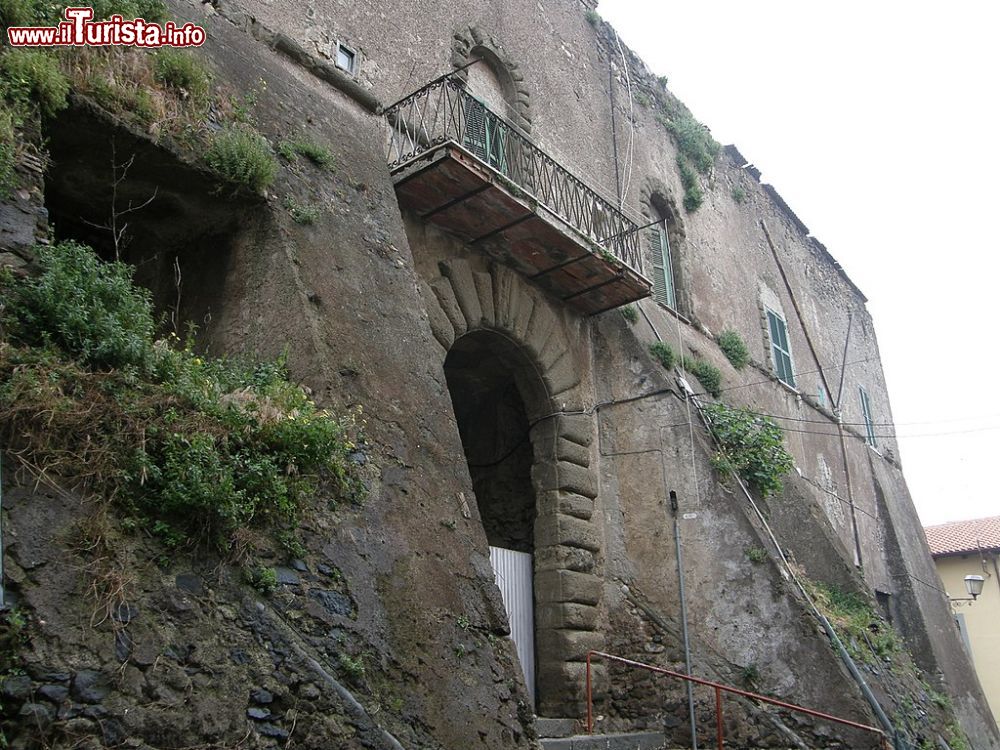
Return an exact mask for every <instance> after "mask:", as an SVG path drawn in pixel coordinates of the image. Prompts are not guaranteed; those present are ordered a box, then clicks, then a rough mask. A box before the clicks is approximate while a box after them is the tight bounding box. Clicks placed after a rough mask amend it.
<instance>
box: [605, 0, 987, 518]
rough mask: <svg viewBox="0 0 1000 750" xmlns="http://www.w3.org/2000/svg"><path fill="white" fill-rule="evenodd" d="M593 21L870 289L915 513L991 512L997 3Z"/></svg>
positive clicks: (775, 6) (704, 4)
mask: <svg viewBox="0 0 1000 750" xmlns="http://www.w3.org/2000/svg"><path fill="white" fill-rule="evenodd" d="M598 11H599V12H600V14H601V16H602V17H603V18H605V19H607V20H608V21H610V22H611V23H612V24H613V25H614V26H615V28H616V29H617V30H618V33H619V34H620V36H621V38H622V41H623V42H624V43H625V44H628V45H629V46H631V47H632V48H633V49H634V50H636V52H638V53H639V54H640V55H641V56H642V58H643V59H644V60H645V61H646V63H647V65H649V66H650V68H651V69H652V70H653V71H654V72H655V73H657V74H660V75H666V76H667V77H668V78H669V87H670V89H671V90H672V91H673V92H674V93H675V94H677V96H679V97H680V98H681V100H683V101H684V102H685V103H686V104H687V105H688V106H689V107H690V108H691V110H692V111H693V112H694V114H695V116H696V117H698V118H699V119H700V120H701V121H702V122H704V123H705V124H706V125H708V126H709V127H710V128H711V129H712V132H713V134H714V135H715V137H716V139H717V140H719V141H721V142H722V143H735V144H736V145H737V146H738V147H739V148H740V150H741V151H742V153H743V154H744V155H745V156H746V157H747V158H748V159H750V160H751V161H752V162H754V163H755V164H756V165H757V166H758V167H759V168H760V169H761V171H762V172H763V179H764V181H766V182H770V183H772V184H773V185H774V186H775V187H776V188H777V189H778V191H779V192H780V193H781V194H782V196H783V197H784V198H785V199H786V200H787V201H788V203H789V205H791V206H792V208H793V209H794V211H795V212H796V214H798V215H799V217H801V218H802V220H803V221H804V222H805V223H806V225H807V226H808V227H809V228H810V230H811V231H812V233H813V234H815V235H816V236H817V237H818V238H819V239H820V241H822V242H823V243H824V244H826V245H827V247H828V248H829V249H830V251H831V252H832V253H833V255H834V256H835V257H836V258H837V259H838V260H839V261H840V262H841V263H842V265H843V266H844V268H845V269H846V270H847V272H848V274H849V275H850V276H851V278H852V279H853V280H854V281H855V283H857V285H858V286H859V287H860V288H861V290H862V291H863V292H864V293H865V294H866V295H867V296H868V298H869V300H870V301H869V303H868V304H869V310H870V311H871V313H872V315H873V317H874V319H875V326H876V331H877V333H878V336H879V346H880V349H881V353H882V363H883V367H884V369H885V373H886V379H887V380H888V384H889V392H890V396H891V399H892V408H893V414H894V417H895V420H896V422H897V426H898V428H897V432H898V433H899V435H900V452H901V454H902V461H903V468H904V471H905V473H906V476H907V479H908V481H909V484H910V490H911V492H912V494H913V498H914V502H915V503H916V506H917V510H918V512H919V513H920V517H921V520H922V521H923V522H924V523H925V524H933V523H941V522H944V521H950V520H958V519H962V518H977V517H981V516H989V515H998V514H1000V499H998V492H997V489H996V487H995V486H994V482H993V481H992V480H993V470H994V467H995V465H1000V399H998V398H997V396H996V394H997V393H998V392H1000V389H998V388H996V387H994V383H993V381H994V378H995V377H997V376H998V375H1000V341H998V335H1000V331H998V326H997V323H998V321H1000V316H998V315H997V312H996V307H995V306H996V305H998V304H1000V299H998V298H1000V285H998V278H997V276H998V271H1000V260H998V258H997V251H998V244H1000V243H998V242H997V229H996V226H995V225H996V218H995V217H996V216H997V215H998V214H1000V207H998V205H997V204H998V202H1000V190H998V189H997V187H996V180H997V179H998V175H1000V144H997V143H996V142H995V140H996V138H997V136H998V135H1000V103H998V100H1000V96H998V93H997V92H998V91H1000V82H998V80H997V79H998V77H1000V45H998V43H997V34H998V30H1000V4H998V3H995V2H955V3H949V4H941V3H929V2H906V3H904V2H896V1H895V0H893V1H892V2H885V1H883V2H878V3H873V2H865V3H862V2H841V3H836V4H830V3H823V4H820V3H812V2H801V0H799V1H798V2H790V1H785V0H782V1H780V2H777V1H770V2H756V3H747V2H736V1H733V2H720V1H719V0H699V1H698V2H686V3H673V2H640V1H639V0H601V3H600V6H599V7H598ZM939 433H952V434H939ZM905 435H912V436H913V437H903V436H905Z"/></svg>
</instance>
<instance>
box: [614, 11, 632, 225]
mask: <svg viewBox="0 0 1000 750" xmlns="http://www.w3.org/2000/svg"><path fill="white" fill-rule="evenodd" d="M612 30H613V29H612ZM615 44H616V45H618V54H620V55H621V57H622V69H623V70H624V71H625V89H626V91H628V121H629V135H628V149H626V151H625V169H624V170H623V171H624V174H623V175H622V177H623V182H624V184H623V185H622V197H621V201H620V202H619V205H618V208H619V210H621V209H622V208H624V206H625V196H627V195H628V189H629V186H630V185H631V183H632V165H633V162H634V155H635V103H634V101H633V99H632V76H631V74H630V73H629V67H628V60H627V59H626V58H625V50H624V49H622V42H621V39H619V38H618V32H617V31H615Z"/></svg>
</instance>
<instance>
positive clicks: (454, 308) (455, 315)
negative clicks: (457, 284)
mask: <svg viewBox="0 0 1000 750" xmlns="http://www.w3.org/2000/svg"><path fill="white" fill-rule="evenodd" d="M431 290H432V291H433V292H434V296H435V297H437V301H438V304H440V305H441V310H442V311H444V314H445V315H447V316H448V320H449V321H450V322H451V326H452V328H453V329H454V331H455V338H458V337H459V336H461V335H462V334H464V333H465V332H466V331H467V330H468V324H467V323H466V322H465V315H464V314H463V313H462V308H460V307H459V306H458V300H456V299H455V291H454V290H453V289H452V288H451V282H449V281H448V280H447V279H434V281H432V282H431Z"/></svg>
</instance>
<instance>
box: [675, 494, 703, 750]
mask: <svg viewBox="0 0 1000 750" xmlns="http://www.w3.org/2000/svg"><path fill="white" fill-rule="evenodd" d="M670 513H671V515H672V516H673V517H674V545H675V546H676V548H677V580H678V583H679V590H680V600H681V633H682V635H683V639H684V668H685V669H686V670H687V673H688V674H693V673H692V672H691V645H690V642H689V641H688V617H687V599H686V598H685V592H684V556H683V553H682V552H681V524H680V519H678V517H677V493H676V492H674V490H670ZM686 684H687V695H688V720H689V721H690V722H691V748H692V750H698V725H697V724H696V723H695V716H694V685H692V684H691V683H690V682H688V683H686Z"/></svg>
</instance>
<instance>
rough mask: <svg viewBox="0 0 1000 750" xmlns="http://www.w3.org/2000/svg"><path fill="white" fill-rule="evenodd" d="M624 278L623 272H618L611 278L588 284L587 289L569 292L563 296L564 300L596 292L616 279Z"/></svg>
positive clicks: (567, 300)
mask: <svg viewBox="0 0 1000 750" xmlns="http://www.w3.org/2000/svg"><path fill="white" fill-rule="evenodd" d="M621 280H622V274H621V273H616V274H615V275H614V276H612V277H611V278H610V279H606V280H605V281H602V282H600V283H598V284H594V285H592V286H588V287H587V288H586V289H581V290H580V291H579V292H573V293H572V294H567V295H566V296H565V297H563V298H562V300H563V302H569V301H570V300H571V299H576V298H577V297H582V296H583V295H585V294H590V293H591V292H596V291H597V290H598V289H602V288H604V287H606V286H607V285H608V284H614V283H615V282H616V281H621Z"/></svg>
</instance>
